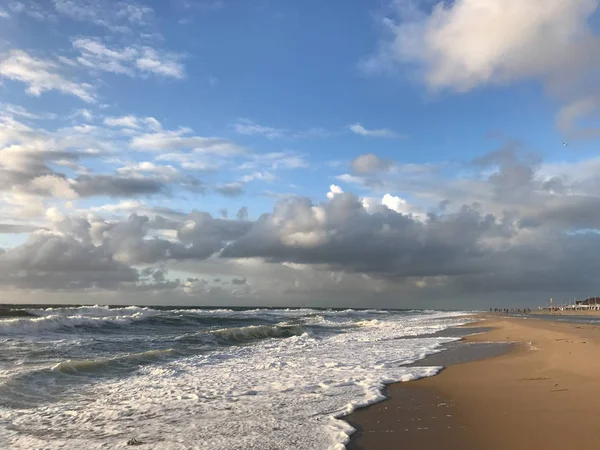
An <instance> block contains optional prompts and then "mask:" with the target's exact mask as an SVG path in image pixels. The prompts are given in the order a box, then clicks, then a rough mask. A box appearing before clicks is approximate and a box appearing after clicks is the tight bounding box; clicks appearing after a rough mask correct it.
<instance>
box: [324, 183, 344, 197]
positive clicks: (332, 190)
mask: <svg viewBox="0 0 600 450" xmlns="http://www.w3.org/2000/svg"><path fill="white" fill-rule="evenodd" d="M343 193H344V191H343V190H342V188H341V187H339V186H337V185H335V184H332V185H331V186H329V192H328V193H327V198H328V199H329V200H332V199H333V197H335V196H336V195H339V194H343Z"/></svg>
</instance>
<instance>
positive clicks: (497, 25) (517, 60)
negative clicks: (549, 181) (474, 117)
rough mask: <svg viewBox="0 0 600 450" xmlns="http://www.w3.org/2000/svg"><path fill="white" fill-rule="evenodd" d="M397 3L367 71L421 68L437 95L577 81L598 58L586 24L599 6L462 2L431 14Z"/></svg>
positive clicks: (581, 1)
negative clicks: (518, 83) (538, 81)
mask: <svg viewBox="0 0 600 450" xmlns="http://www.w3.org/2000/svg"><path fill="white" fill-rule="evenodd" d="M396 4H397V5H398V9H397V17H386V18H385V19H384V20H383V25H384V26H385V28H386V30H387V32H388V35H389V39H387V40H385V41H384V42H383V43H382V47H381V50H380V52H379V53H378V54H376V55H375V56H374V57H372V58H371V59H369V60H368V61H367V62H366V67H367V69H370V70H385V69H389V68H390V67H392V66H393V65H394V64H396V63H405V62H414V63H418V64H420V65H421V66H422V67H423V70H424V78H425V81H426V83H427V84H428V85H429V86H430V87H432V88H452V89H456V90H458V91H468V90H470V89H472V88H474V87H476V86H478V85H482V84H488V83H504V82H509V81H514V80H520V79H526V78H537V77H542V78H546V77H554V76H558V75H560V74H569V73H571V76H576V74H575V72H576V71H577V69H576V68H577V67H578V66H581V65H584V66H588V65H589V64H590V61H589V58H590V57H592V56H596V57H597V56H598V53H599V50H598V45H597V39H596V37H595V36H594V35H593V33H592V31H591V29H590V27H589V24H588V19H589V18H590V16H591V15H592V14H593V13H594V12H595V10H596V8H597V6H598V2H597V1H596V0H544V1H530V2H524V1H522V0H457V1H455V2H452V3H446V2H440V3H438V4H437V5H436V6H435V7H434V8H433V9H432V10H431V13H430V14H427V13H424V12H415V10H414V8H411V10H410V11H409V9H408V8H407V3H406V2H397V3H396ZM409 12H410V13H412V14H410V15H409Z"/></svg>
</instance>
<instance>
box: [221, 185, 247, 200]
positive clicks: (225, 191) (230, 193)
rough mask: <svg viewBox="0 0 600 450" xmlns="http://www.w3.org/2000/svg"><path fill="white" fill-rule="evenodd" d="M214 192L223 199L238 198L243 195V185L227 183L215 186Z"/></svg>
mask: <svg viewBox="0 0 600 450" xmlns="http://www.w3.org/2000/svg"><path fill="white" fill-rule="evenodd" d="M215 191H217V192H218V193H219V194H221V195H224V196H225V197H239V196H240V195H242V194H243V193H244V185H243V184H241V183H228V184H221V185H218V186H215Z"/></svg>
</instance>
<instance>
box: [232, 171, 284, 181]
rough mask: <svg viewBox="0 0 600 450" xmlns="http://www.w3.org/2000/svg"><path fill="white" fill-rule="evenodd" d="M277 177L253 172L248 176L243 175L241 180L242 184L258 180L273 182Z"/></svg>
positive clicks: (268, 173)
mask: <svg viewBox="0 0 600 450" xmlns="http://www.w3.org/2000/svg"><path fill="white" fill-rule="evenodd" d="M276 178H277V177H276V176H275V175H273V174H272V173H270V172H254V173H251V174H248V175H244V176H243V177H242V178H241V181H242V182H243V183H249V182H251V181H255V180H260V181H267V182H269V181H274V180H275V179H276Z"/></svg>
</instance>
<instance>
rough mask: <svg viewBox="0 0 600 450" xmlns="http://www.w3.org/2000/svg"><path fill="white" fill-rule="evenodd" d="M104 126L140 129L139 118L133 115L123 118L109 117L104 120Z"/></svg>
mask: <svg viewBox="0 0 600 450" xmlns="http://www.w3.org/2000/svg"><path fill="white" fill-rule="evenodd" d="M104 125H107V126H109V127H118V128H140V125H139V123H138V118H137V117H135V116H132V115H129V116H122V117H107V118H105V119H104Z"/></svg>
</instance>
